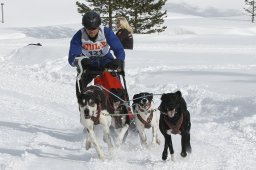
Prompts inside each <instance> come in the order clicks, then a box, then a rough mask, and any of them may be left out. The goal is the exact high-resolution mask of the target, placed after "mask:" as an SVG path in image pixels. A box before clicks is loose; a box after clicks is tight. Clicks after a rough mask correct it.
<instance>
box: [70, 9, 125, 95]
mask: <svg viewBox="0 0 256 170" xmlns="http://www.w3.org/2000/svg"><path fill="white" fill-rule="evenodd" d="M82 25H83V26H84V27H83V28H81V29H80V30H78V31H77V32H76V34H75V35H74V36H73V38H72V40H71V42H70V49H69V56H68V62H69V64H70V65H71V66H74V67H75V66H76V67H77V66H78V59H79V57H82V58H83V59H82V60H80V62H81V63H80V64H81V66H82V68H83V69H86V70H91V71H103V70H104V68H106V67H110V68H112V69H116V68H118V67H122V65H123V63H124V60H125V52H124V48H123V46H122V44H121V42H120V40H119V39H118V37H117V36H116V35H115V34H114V32H113V31H112V30H111V29H110V28H108V27H104V26H102V25H101V18H100V15H99V14H97V13H96V12H94V11H90V12H87V13H85V14H84V16H83V18H82ZM110 50H112V51H113V53H114V55H115V58H114V56H113V55H112V53H110ZM95 76H96V75H92V74H84V75H83V77H82V78H81V82H82V83H81V85H82V88H84V87H87V85H88V84H89V83H90V82H91V81H92V80H93V78H95ZM76 86H77V85H76ZM77 88H78V87H77ZM77 95H78V93H77Z"/></svg>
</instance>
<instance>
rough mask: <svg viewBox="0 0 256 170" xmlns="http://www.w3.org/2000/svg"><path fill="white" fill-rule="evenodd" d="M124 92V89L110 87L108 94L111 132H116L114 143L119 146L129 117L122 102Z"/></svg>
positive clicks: (126, 129) (127, 125) (125, 131)
mask: <svg viewBox="0 0 256 170" xmlns="http://www.w3.org/2000/svg"><path fill="white" fill-rule="evenodd" d="M125 97H126V92H125V90H124V89H114V88H113V89H110V93H109V94H108V102H107V108H108V112H109V113H110V115H111V114H113V116H112V121H111V128H112V132H114V133H115V134H116V133H117V135H115V136H117V137H116V144H117V146H119V145H120V144H121V143H122V142H124V141H125V138H126V136H127V134H128V128H129V125H130V119H129V117H128V110H127V108H126V106H125V104H124V101H126V99H125Z"/></svg>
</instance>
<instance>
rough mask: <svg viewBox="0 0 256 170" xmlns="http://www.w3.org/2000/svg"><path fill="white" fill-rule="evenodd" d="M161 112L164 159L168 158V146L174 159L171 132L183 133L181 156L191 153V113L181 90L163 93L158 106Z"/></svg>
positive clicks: (160, 124) (160, 125)
mask: <svg viewBox="0 0 256 170" xmlns="http://www.w3.org/2000/svg"><path fill="white" fill-rule="evenodd" d="M158 109H159V110H160V112H161V114H160V120H159V129H160V131H161V133H162V134H163V136H164V139H165V144H164V151H163V153H162V159H163V160H166V159H167V156H168V151H167V150H168V148H169V150H170V154H171V157H172V159H174V150H173V145H172V138H171V134H175V135H176V134H180V135H181V148H182V150H181V156H182V157H186V156H187V152H189V153H191V145H190V128H191V122H190V113H189V111H188V110H187V105H186V102H185V100H184V98H183V97H182V94H181V92H180V91H177V92H176V93H167V94H163V95H162V97H161V104H160V106H159V108H158Z"/></svg>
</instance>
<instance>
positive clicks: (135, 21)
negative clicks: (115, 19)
mask: <svg viewBox="0 0 256 170" xmlns="http://www.w3.org/2000/svg"><path fill="white" fill-rule="evenodd" d="M166 1H167V0H159V1H157V2H156V1H155V0H141V1H137V0H131V1H130V3H129V4H127V7H128V8H129V10H128V11H127V14H128V16H130V20H129V22H130V24H131V25H132V26H133V28H134V33H154V32H163V31H164V30H165V29H166V28H167V27H166V26H162V24H163V23H164V19H163V18H164V17H166V13H167V11H164V12H162V11H161V9H162V7H163V6H164V5H165V3H166Z"/></svg>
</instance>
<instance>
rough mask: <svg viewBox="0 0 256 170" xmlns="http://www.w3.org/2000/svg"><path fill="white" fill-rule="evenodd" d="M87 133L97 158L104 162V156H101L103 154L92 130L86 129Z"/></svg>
mask: <svg viewBox="0 0 256 170" xmlns="http://www.w3.org/2000/svg"><path fill="white" fill-rule="evenodd" d="M88 131H89V138H90V139H91V142H92V143H93V145H94V147H95V149H96V152H97V154H98V156H99V158H100V159H102V160H104V159H105V157H104V154H103V152H102V150H101V148H100V145H99V143H98V141H97V139H96V136H95V133H94V131H93V129H88Z"/></svg>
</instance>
